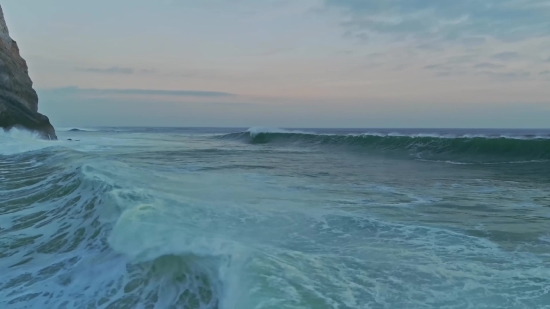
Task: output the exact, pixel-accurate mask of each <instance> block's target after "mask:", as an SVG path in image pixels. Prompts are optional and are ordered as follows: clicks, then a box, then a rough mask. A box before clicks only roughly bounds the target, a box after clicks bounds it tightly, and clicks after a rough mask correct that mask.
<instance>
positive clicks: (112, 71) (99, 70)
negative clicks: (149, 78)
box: [76, 66, 135, 74]
mask: <svg viewBox="0 0 550 309" xmlns="http://www.w3.org/2000/svg"><path fill="white" fill-rule="evenodd" d="M76 71H79V72H89V73H102V74H134V72H135V70H134V69H132V68H123V67H117V66H114V67H110V68H106V69H103V68H78V69H76Z"/></svg>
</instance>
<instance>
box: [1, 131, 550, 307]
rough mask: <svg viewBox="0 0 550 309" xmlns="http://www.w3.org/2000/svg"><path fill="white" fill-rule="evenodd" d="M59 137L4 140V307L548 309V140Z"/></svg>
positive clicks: (469, 136) (479, 136)
mask: <svg viewBox="0 0 550 309" xmlns="http://www.w3.org/2000/svg"><path fill="white" fill-rule="evenodd" d="M58 135H59V141H54V142H52V141H41V140H38V139H36V138H34V137H33V136H32V135H30V134H28V133H25V132H13V131H12V132H10V133H5V134H2V135H0V274H1V275H0V308H109V309H112V308H156V309H159V308H196V309H199V308H200V309H206V308H219V309H248V308H258V309H260V308H265V309H268V308H276V309H284V308H315V309H323V308H338V309H348V308H349V309H351V308H392V309H393V308H397V309H398V308H437V309H441V308H447V309H451V308H456V309H458V308H464V309H466V308H517V309H520V308H550V294H549V292H550V190H549V188H550V161H549V160H550V131H545V130H523V131H522V130H442V129H434V130H428V129H425V130H404V129H400V130H398V129H395V130H389V129H353V130H345V129H338V130H337V129H332V130H330V129H296V130H281V129H274V128H251V129H247V128H241V129H239V128H234V129H227V128H224V129H219V128H93V129H71V130H60V131H59V132H58ZM68 139H70V140H68Z"/></svg>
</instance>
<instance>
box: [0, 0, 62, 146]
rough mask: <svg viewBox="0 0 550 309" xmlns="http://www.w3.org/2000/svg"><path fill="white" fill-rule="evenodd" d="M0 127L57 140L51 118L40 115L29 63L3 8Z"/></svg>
mask: <svg viewBox="0 0 550 309" xmlns="http://www.w3.org/2000/svg"><path fill="white" fill-rule="evenodd" d="M0 128H3V129H4V130H6V131H7V130H11V129H12V128H21V129H26V130H30V131H34V132H37V133H39V134H40V135H41V136H42V137H43V138H45V139H57V137H56V135H55V129H54V128H53V126H52V125H51V124H50V120H49V119H48V117H46V116H44V115H42V114H40V113H38V95H37V94H36V91H34V89H33V88H32V81H31V78H30V77H29V72H28V68H27V63H26V62H25V60H24V59H23V58H21V56H20V55H19V47H18V46H17V43H16V42H15V41H14V40H12V39H11V37H10V35H9V31H8V27H7V26H6V21H5V20H4V13H3V12H2V7H0Z"/></svg>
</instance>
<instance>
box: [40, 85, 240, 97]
mask: <svg viewBox="0 0 550 309" xmlns="http://www.w3.org/2000/svg"><path fill="white" fill-rule="evenodd" d="M41 91H42V92H46V93H50V94H57V95H87V96H101V95H107V96H109V95H111V96H117V95H118V96H120V95H122V96H169V97H211V98H212V97H236V96H237V95H236V94H233V93H228V92H219V91H200V90H162V89H95V88H79V87H62V88H52V89H42V90H41Z"/></svg>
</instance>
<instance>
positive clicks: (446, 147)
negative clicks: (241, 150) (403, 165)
mask: <svg viewBox="0 0 550 309" xmlns="http://www.w3.org/2000/svg"><path fill="white" fill-rule="evenodd" d="M221 138H223V139H234V140H239V141H243V142H246V143H250V144H273V145H294V146H303V147H309V146H327V147H335V148H346V149H351V150H355V151H357V150H359V151H361V150H362V151H371V152H372V153H387V154H403V153H405V154H407V155H410V156H412V157H414V158H419V159H429V160H450V161H457V162H477V163H487V162H489V163H490V162H495V163H498V162H508V163H519V162H540V161H548V160H550V138H548V137H542V136H524V137H506V136H483V135H476V136H468V135H463V136H442V135H435V134H410V135H405V134H382V133H364V134H315V133H309V132H300V131H287V130H277V129H270V130H262V129H249V130H248V131H245V132H239V133H230V134H226V135H223V136H221Z"/></svg>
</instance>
